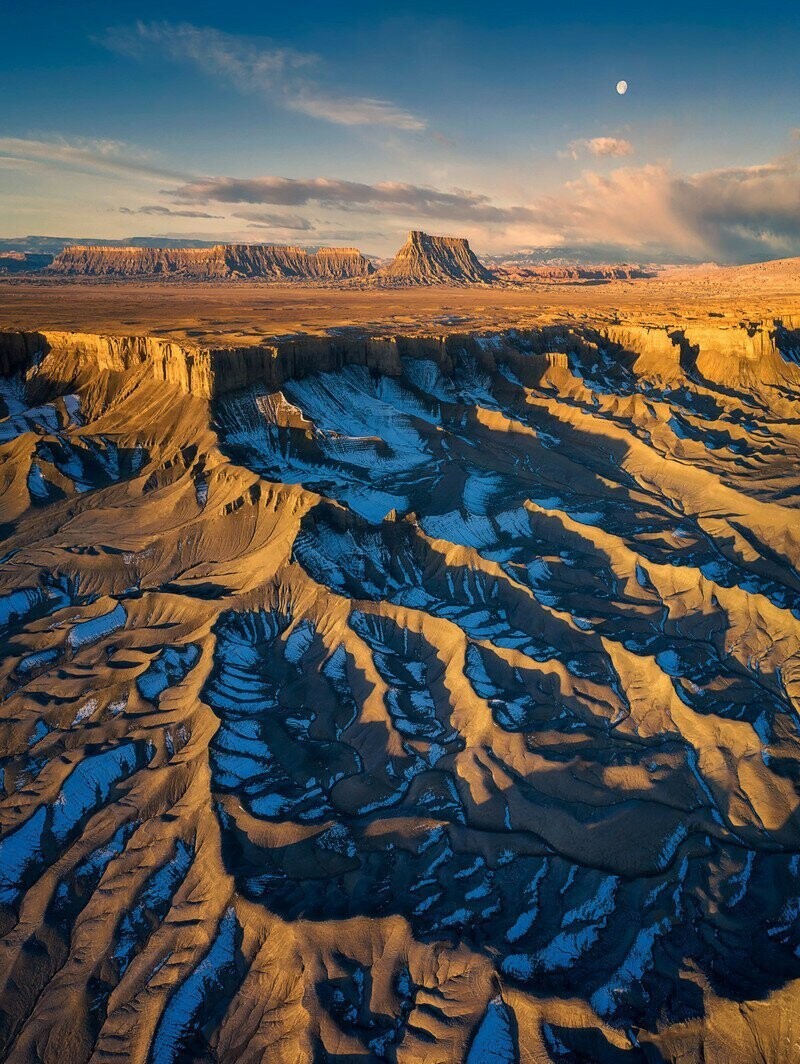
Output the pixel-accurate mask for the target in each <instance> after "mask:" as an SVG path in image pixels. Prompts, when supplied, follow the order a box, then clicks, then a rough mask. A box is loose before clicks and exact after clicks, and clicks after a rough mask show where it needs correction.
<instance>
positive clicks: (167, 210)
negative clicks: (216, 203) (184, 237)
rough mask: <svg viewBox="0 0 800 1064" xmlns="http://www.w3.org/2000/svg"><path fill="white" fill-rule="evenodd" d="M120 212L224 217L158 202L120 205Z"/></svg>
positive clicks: (180, 216) (191, 216) (181, 216)
mask: <svg viewBox="0 0 800 1064" xmlns="http://www.w3.org/2000/svg"><path fill="white" fill-rule="evenodd" d="M118 210H119V213H120V214H155V215H158V216H159V217H160V216H163V215H169V217H170V218H222V217H223V215H221V214H208V213H207V212H206V211H185V210H178V211H176V210H173V208H172V207H161V206H159V205H158V204H150V205H148V206H146V207H119V208H118Z"/></svg>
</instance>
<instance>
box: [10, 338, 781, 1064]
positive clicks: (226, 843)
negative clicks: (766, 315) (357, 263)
mask: <svg viewBox="0 0 800 1064" xmlns="http://www.w3.org/2000/svg"><path fill="white" fill-rule="evenodd" d="M797 335H798V332H797V323H792V322H790V321H784V322H781V323H775V322H764V323H760V324H758V323H757V324H755V325H750V326H749V327H747V328H742V329H734V328H719V329H713V328H709V327H705V326H703V327H698V326H697V325H696V324H694V323H692V322H680V321H676V322H675V325H674V327H671V328H668V329H656V328H651V327H647V326H644V325H638V324H631V323H627V324H625V325H620V326H603V327H597V328H594V327H592V326H591V325H590V324H582V325H580V326H576V325H574V324H572V325H567V324H565V325H564V326H550V327H548V328H545V329H541V330H529V331H527V332H522V331H510V332H507V333H499V334H496V335H491V336H449V337H418V338H409V337H404V338H397V339H393V338H382V339H380V340H370V339H368V338H361V339H352V340H341V339H337V340H325V339H317V340H313V341H312V340H308V341H292V342H291V343H289V342H285V343H276V344H274V345H270V346H267V347H264V348H251V349H241V350H238V351H232V352H225V351H221V350H219V351H208V350H198V349H187V348H183V347H181V346H180V345H176V344H168V343H166V342H165V341H156V340H153V341H145V340H141V339H135V338H130V339H128V340H121V339H119V340H112V339H109V338H106V337H87V336H75V335H68V334H47V333H38V334H7V335H5V336H3V337H2V338H0V365H1V366H2V367H3V372H4V376H3V378H2V380H0V395H2V398H1V399H0V404H2V405H1V406H0V413H2V415H3V419H2V420H0V463H1V464H0V470H2V475H1V478H0V490H1V491H2V495H0V499H1V500H2V530H3V541H4V542H3V546H2V552H1V553H2V565H1V566H0V655H2V662H3V665H2V672H0V695H1V696H2V714H1V715H0V753H1V754H2V792H0V795H1V796H2V802H1V803H0V817H1V818H2V819H1V820H0V823H2V835H1V836H0V933H2V935H3V938H2V941H1V942H0V1002H1V1003H2V1008H0V1046H2V1050H0V1055H2V1057H3V1059H9V1060H14V1061H20V1062H22V1061H34V1060H36V1061H45V1062H48V1061H58V1062H63V1061H65V1060H69V1061H70V1062H71V1061H88V1060H90V1059H91V1060H94V1061H111V1060H112V1059H113V1060H117V1061H118V1060H120V1059H125V1060H134V1061H148V1060H152V1061H159V1062H161V1061H164V1062H168V1061H187V1060H195V1061H204V1062H206V1061H212V1060H219V1061H240V1060H244V1061H276V1062H277V1061H295V1060H296V1061H334V1060H388V1061H396V1062H411V1061H426V1062H428V1061H430V1062H434V1061H444V1060H447V1061H451V1060H452V1061H469V1062H471V1064H475V1062H485V1061H492V1062H494V1061H498V1062H521V1061H528V1060H549V1061H553V1062H561V1061H564V1062H573V1061H594V1062H606V1061H608V1062H612V1064H617V1062H619V1061H622V1062H626V1061H630V1062H632V1064H638V1062H640V1061H652V1060H669V1061H679V1060H687V1059H691V1060H700V1059H705V1060H707V1061H715V1062H728V1061H731V1060H737V1061H739V1060H740V1061H744V1062H750V1061H757V1060H770V1061H771V1060H776V1061H777V1060H786V1061H789V1060H792V1059H794V1058H793V1056H792V1053H793V1049H792V1046H793V1045H795V1044H796V1043H797V1041H798V1030H797V1019H796V1017H797V1013H798V1009H797V1003H798V998H799V997H800V982H798V980H800V950H798V942H799V941H800V856H798V854H800V828H798V823H799V822H798V785H799V784H800V772H799V771H798V727H797V712H798V708H799V707H800V666H798V661H799V660H800V658H798V642H799V640H800V575H798V574H799V572H800V520H799V519H798V517H799V515H798V508H799V506H800V474H799V473H798V469H800V462H799V461H798V460H799V459H800V434H798V424H800V420H799V419H800V373H799V372H798V364H797V363H798V356H797V352H798V350H799V349H800V348H799V347H798V343H797Z"/></svg>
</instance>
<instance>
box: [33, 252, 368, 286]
mask: <svg viewBox="0 0 800 1064" xmlns="http://www.w3.org/2000/svg"><path fill="white" fill-rule="evenodd" d="M48 272H49V273H52V274H59V275H62V276H79V277H116V278H120V277H175V278H184V279H187V280H216V279H228V278H237V277H252V278H261V279H265V280H313V281H327V280H333V281H338V280H343V279H345V278H351V277H368V276H369V275H370V274H371V273H372V272H373V266H372V263H371V262H370V261H369V259H367V258H366V257H365V256H364V255H362V254H361V252H360V251H358V249H356V248H320V249H319V250H318V251H316V252H314V253H309V252H308V251H305V250H304V249H303V248H298V247H291V246H288V245H283V244H218V245H217V246H216V247H212V248H141V247H131V248H116V247H104V246H95V247H71V248H66V249H65V250H64V251H62V252H61V254H59V255H57V256H56V258H55V259H54V260H53V262H52V264H51V265H50V266H49V267H48Z"/></svg>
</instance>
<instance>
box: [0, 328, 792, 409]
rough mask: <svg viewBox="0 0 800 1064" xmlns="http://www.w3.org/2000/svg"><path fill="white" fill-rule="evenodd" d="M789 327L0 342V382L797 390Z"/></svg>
mask: <svg viewBox="0 0 800 1064" xmlns="http://www.w3.org/2000/svg"><path fill="white" fill-rule="evenodd" d="M798 325H800V322H798V320H797V319H794V318H784V319H782V320H780V321H779V320H769V321H764V322H758V323H751V324H750V325H749V326H747V327H745V326H736V327H732V326H718V327H714V326H699V325H694V324H692V325H690V326H688V327H685V328H677V327H672V328H671V327H664V326H639V325H632V324H626V325H609V326H602V327H595V328H593V327H590V326H580V327H576V326H571V327H567V326H566V325H545V326H542V327H541V328H532V329H516V330H513V332H512V333H508V334H505V335H503V334H492V335H490V336H484V335H480V334H472V333H470V334H467V333H450V334H448V335H430V334H428V335H418V336H414V335H397V336H364V335H362V336H302V335H301V336H297V337H294V338H288V339H281V340H278V339H276V340H273V341H271V342H269V343H265V344H256V345H250V346H243V347H220V348H213V347H202V346H197V347H194V346H191V345H188V344H185V343H178V342H176V341H173V340H167V339H161V338H159V337H153V336H105V335H100V334H96V333H77V332H55V331H41V332H19V331H18V332H12V331H9V332H0V375H3V376H9V375H12V374H14V373H24V374H26V375H27V376H28V377H29V379H33V378H35V377H39V378H40V379H41V380H50V381H51V382H54V381H56V380H57V381H58V382H60V384H62V385H64V386H65V387H72V386H73V385H74V384H75V383H76V382H78V381H79V380H83V379H85V377H86V374H87V372H90V373H91V374H94V373H97V372H98V371H100V372H103V371H111V372H113V373H127V372H129V371H131V370H135V369H137V368H140V369H141V370H142V372H143V373H145V374H146V375H147V376H149V377H154V378H155V379H156V380H159V381H165V382H167V383H171V384H175V385H177V386H178V387H179V388H180V389H181V391H183V392H185V393H186V394H188V395H193V396H195V397H196V398H199V399H205V400H210V399H215V398H217V397H219V396H222V395H226V394H229V393H231V392H235V391H238V390H240V389H242V388H248V387H250V386H252V385H259V386H261V385H264V386H267V387H269V388H280V387H281V386H282V385H283V384H285V383H286V381H289V380H293V379H299V378H302V377H305V376H307V375H308V374H310V373H320V372H324V373H329V372H334V371H336V370H339V369H342V368H343V367H345V366H365V367H367V368H368V369H370V370H372V371H373V372H374V373H378V374H382V375H385V376H390V377H396V376H399V375H400V373H401V359H403V358H404V357H411V358H418V359H426V360H428V361H430V362H432V363H434V364H435V365H436V366H437V367H438V368H439V370H441V371H442V372H444V373H448V372H449V371H450V369H451V367H452V365H453V363H454V361H455V360H456V359H457V358H458V357H459V356H460V354H461V353H463V352H464V351H466V352H467V353H468V354H469V356H470V357H471V358H473V359H474V360H475V361H476V363H477V364H479V365H480V366H481V367H482V368H483V369H484V370H485V371H486V372H490V373H494V372H495V371H496V369H497V365H498V364H501V363H502V364H505V365H507V366H509V367H511V368H512V369H513V371H514V373H515V374H516V375H517V376H518V377H519V378H520V379H521V380H523V381H524V382H525V383H526V384H529V383H530V382H531V381H532V380H535V379H537V375H538V374H539V373H540V372H541V371H543V369H544V368H545V367H555V366H560V367H561V368H563V369H566V368H567V365H568V359H569V358H571V357H574V358H576V359H578V361H579V362H580V363H581V364H582V365H584V366H586V367H592V366H594V365H596V364H597V363H598V361H599V360H602V359H603V358H610V359H611V362H612V364H613V365H615V366H618V367H620V368H622V369H624V370H626V371H631V372H632V373H633V374H634V375H635V376H636V377H638V378H642V379H647V380H651V381H658V382H661V383H664V384H666V383H670V384H676V383H679V382H681V381H685V380H686V379H693V380H696V381H698V382H700V383H703V382H705V383H710V384H714V385H717V386H722V387H725V388H733V389H737V388H759V387H761V386H764V385H766V386H778V387H784V386H789V387H791V388H792V389H796V388H799V387H800V339H798V337H800V329H798Z"/></svg>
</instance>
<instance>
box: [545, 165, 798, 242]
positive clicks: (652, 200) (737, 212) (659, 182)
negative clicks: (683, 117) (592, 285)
mask: <svg viewBox="0 0 800 1064" xmlns="http://www.w3.org/2000/svg"><path fill="white" fill-rule="evenodd" d="M536 212H537V213H538V215H539V217H540V219H541V220H544V219H545V218H546V219H548V220H549V221H550V223H551V224H552V225H553V226H554V227H555V228H556V229H557V231H558V232H559V233H560V235H561V237H562V239H563V240H564V241H565V242H567V243H576V242H577V243H581V242H595V241H603V242H608V243H617V244H625V245H627V246H629V247H632V248H634V249H640V250H643V251H647V250H649V249H667V250H670V249H671V250H673V251H674V252H675V253H678V254H683V255H695V256H698V257H702V258H716V259H719V260H720V261H747V260H753V259H758V258H770V257H779V256H782V255H798V254H800V157H799V156H798V155H797V154H793V155H789V156H785V157H782V158H780V159H777V160H775V161H774V162H771V163H765V164H763V165H760V166H751V167H730V168H726V169H721V170H710V171H705V172H703V173H698V174H690V175H679V174H675V173H673V172H672V171H671V170H670V169H668V168H667V167H666V166H663V165H648V166H642V167H625V168H621V169H618V170H615V171H613V172H612V173H611V174H598V173H594V172H591V171H589V172H587V173H585V174H583V175H582V176H581V178H579V179H578V180H577V181H574V182H570V183H569V184H568V185H567V186H566V187H565V190H564V192H563V193H562V194H561V195H560V196H558V197H549V198H547V199H544V200H541V201H539V203H538V204H537V206H536Z"/></svg>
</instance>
